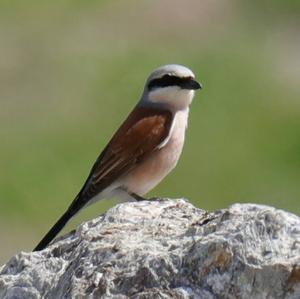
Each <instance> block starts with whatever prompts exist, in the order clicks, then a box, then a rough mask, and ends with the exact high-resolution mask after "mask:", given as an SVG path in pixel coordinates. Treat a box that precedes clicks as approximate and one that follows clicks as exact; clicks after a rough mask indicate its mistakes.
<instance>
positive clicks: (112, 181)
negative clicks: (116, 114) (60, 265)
mask: <svg viewBox="0 0 300 299" xmlns="http://www.w3.org/2000/svg"><path fill="white" fill-rule="evenodd" d="M199 88H201V85H200V84H199V83H198V82H197V81H196V80H195V76H194V74H193V72H192V71H191V70H189V69H188V68H186V67H184V66H181V65H176V64H170V65H164V66H161V67H159V68H158V69H156V70H154V71H153V73H151V75H150V76H149V78H148V80H147V82H146V85H145V88H144V92H143V95H142V97H141V99H140V101H139V102H138V104H137V105H136V106H135V108H134V109H133V111H132V112H131V113H130V114H129V116H128V117H127V119H126V120H125V122H124V123H123V124H122V125H121V127H120V128H119V129H118V130H117V132H116V133H115V134H114V136H113V137H112V139H111V140H110V142H109V143H108V145H107V146H106V147H105V149H104V150H103V152H102V153H101V154H100V156H99V157H98V159H97V161H96V162H95V164H94V166H93V168H92V170H91V172H90V174H89V176H88V178H87V180H86V182H85V184H84V186H83V187H82V189H81V190H80V192H79V194H78V195H77V196H76V198H75V199H74V200H73V202H72V203H71V205H70V206H69V208H68V209H67V211H66V212H65V213H64V214H63V216H62V217H61V218H60V219H59V220H58V221H57V222H56V224H55V225H54V226H53V227H52V228H51V230H50V231H49V232H48V233H47V235H46V236H45V237H44V238H43V239H42V240H41V242H40V243H39V244H38V245H37V246H36V248H35V249H34V250H35V251H36V250H41V249H43V248H45V247H46V246H47V245H48V244H49V243H50V242H51V241H52V240H53V238H54V237H55V236H56V235H57V234H58V233H59V232H60V231H61V229H62V228H63V227H64V226H65V224H66V223H67V222H68V221H69V220H70V219H71V218H72V217H73V216H74V215H75V214H77V213H78V212H79V210H81V209H82V208H83V207H86V206H87V205H89V204H91V203H93V202H95V201H97V200H100V199H103V198H111V197H118V198H121V199H123V200H124V199H125V200H132V199H135V200H143V199H144V198H143V197H141V196H142V195H144V194H145V193H147V192H148V191H149V190H151V189H152V188H154V187H155V186H156V185H157V184H158V183H159V182H160V181H161V180H162V179H163V178H164V177H165V176H166V175H167V174H168V173H169V172H170V171H171V170H172V169H173V168H174V167H175V166H176V164H177V161H178V159H179V157H180V154H181V151H182V147H183V143H184V136H185V130H186V127H187V121H188V114H189V106H190V104H191V103H192V99H193V97H194V94H195V90H197V89H199Z"/></svg>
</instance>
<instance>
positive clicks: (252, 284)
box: [0, 199, 300, 299]
mask: <svg viewBox="0 0 300 299" xmlns="http://www.w3.org/2000/svg"><path fill="white" fill-rule="evenodd" d="M0 298H5V299H8V298H14V299H17V298H45V299H50V298H55V299H57V298H114V299H123V298H124V299H125V298H135V299H138V298H139V299H142V298H145V299H146V298H178V299H179V298H203V299H213V298H247V299H248V298H258V299H263V298H280V299H282V298H295V299H296V298H300V218H298V217H297V216H295V215H293V214H291V213H287V212H284V211H282V210H277V209H275V208H272V207H268V206H261V205H254V204H235V205H233V206H231V207H229V208H228V209H224V210H219V211H215V212H206V211H203V210H200V209H197V208H195V207H194V206H193V205H192V204H190V203H188V202H187V201H185V200H183V199H179V200H169V199H162V200H157V201H145V202H130V203H123V204H119V205H117V206H115V207H114V208H112V209H110V210H109V211H108V212H107V213H106V214H105V215H103V216H100V217H98V218H97V219H94V220H91V221H88V222H86V223H83V224H82V225H80V226H79V227H78V228H77V230H76V231H75V232H72V233H70V234H68V235H66V236H64V237H62V238H59V239H58V240H56V241H55V242H54V243H52V244H51V245H50V246H49V247H48V248H46V249H45V250H43V251H41V252H30V253H26V252H21V253H19V254H18V255H16V256H15V257H13V258H12V259H11V260H10V261H9V262H8V263H7V264H6V265H4V266H3V267H2V268H0Z"/></svg>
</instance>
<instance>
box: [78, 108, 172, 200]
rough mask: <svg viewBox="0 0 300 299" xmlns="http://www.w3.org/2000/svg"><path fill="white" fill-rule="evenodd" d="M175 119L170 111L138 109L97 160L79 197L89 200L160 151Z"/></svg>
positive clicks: (79, 198)
mask: <svg viewBox="0 0 300 299" xmlns="http://www.w3.org/2000/svg"><path fill="white" fill-rule="evenodd" d="M137 111H138V112H137ZM172 118H173V117H172V113H171V112H169V111H167V110H161V109H154V108H147V107H139V108H138V110H137V108H135V109H134V110H133V111H132V112H131V114H130V115H129V116H128V118H127V119H126V121H125V122H124V123H123V125H122V126H121V127H120V128H119V130H118V131H117V132H116V133H115V135H114V136H113V137H112V139H111V141H110V142H109V144H108V145H107V147H106V148H105V149H104V151H103V152H102V153H101V155H100V156H99V158H98V159H97V161H96V163H95V164H94V166H93V168H92V170H91V172H90V175H89V177H88V179H87V181H86V183H85V185H84V186H83V188H82V189H81V191H80V193H79V194H78V196H77V198H76V199H75V200H76V201H78V200H79V201H84V202H87V201H89V199H91V198H92V197H94V196H95V195H97V194H98V193H100V192H101V191H102V190H103V189H105V188H106V187H107V186H109V185H110V184H111V183H112V182H114V181H115V180H116V179H117V178H119V177H120V176H122V175H124V174H125V173H127V172H129V171H130V170H132V169H133V168H134V167H135V166H136V164H137V162H140V161H142V160H143V159H146V158H147V157H148V156H149V155H150V154H151V153H152V152H153V151H155V150H157V148H158V146H159V144H161V143H162V142H163V141H164V140H165V138H167V136H168V135H169V132H170V128H171V125H172Z"/></svg>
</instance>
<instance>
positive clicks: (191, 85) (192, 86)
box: [182, 78, 202, 90]
mask: <svg viewBox="0 0 300 299" xmlns="http://www.w3.org/2000/svg"><path fill="white" fill-rule="evenodd" d="M182 88H183V89H191V90H197V89H202V84H201V83H199V82H197V81H196V80H195V79H192V78H191V79H189V80H188V81H186V82H185V83H184V85H183V86H182Z"/></svg>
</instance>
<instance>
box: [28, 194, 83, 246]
mask: <svg viewBox="0 0 300 299" xmlns="http://www.w3.org/2000/svg"><path fill="white" fill-rule="evenodd" d="M77 199H78V198H76V199H75V200H74V201H73V203H72V204H71V206H70V207H69V208H68V210H67V211H66V212H65V213H64V214H63V215H62V216H61V217H60V218H59V219H58V221H57V222H56V223H55V224H54V225H53V227H52V228H51V229H50V230H49V232H48V233H47V234H46V236H45V237H44V238H43V239H42V240H41V241H40V243H39V244H38V245H37V246H36V247H35V248H34V249H33V251H39V250H42V249H44V248H45V247H46V246H47V245H48V244H49V243H50V242H51V241H52V240H53V239H54V238H55V237H56V236H57V234H58V233H59V232H60V231H61V230H62V229H63V228H64V226H65V225H66V224H67V222H68V221H69V220H70V219H71V218H72V217H73V216H74V215H75V214H77V213H78V212H79V210H80V209H81V208H82V207H83V205H81V204H78V200H77Z"/></svg>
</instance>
